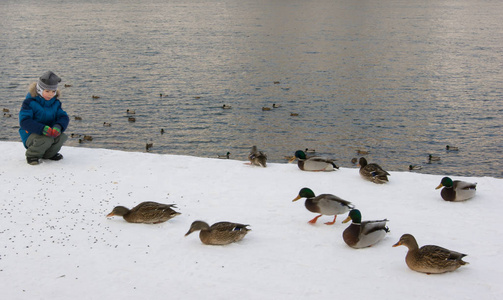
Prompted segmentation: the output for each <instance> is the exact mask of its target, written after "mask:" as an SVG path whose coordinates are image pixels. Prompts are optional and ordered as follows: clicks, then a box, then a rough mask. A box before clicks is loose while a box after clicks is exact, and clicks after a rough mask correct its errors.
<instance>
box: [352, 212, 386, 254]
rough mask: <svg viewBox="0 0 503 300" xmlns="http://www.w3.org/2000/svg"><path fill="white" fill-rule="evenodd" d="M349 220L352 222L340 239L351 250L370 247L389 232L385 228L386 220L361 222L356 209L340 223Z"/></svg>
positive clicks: (360, 216) (359, 214)
mask: <svg viewBox="0 0 503 300" xmlns="http://www.w3.org/2000/svg"><path fill="white" fill-rule="evenodd" d="M349 220H352V222H351V225H349V226H348V228H346V229H345V230H344V232H343V233H342V238H343V239H344V242H346V244H347V245H348V246H350V247H352V248H356V249H358V248H365V247H370V246H372V245H374V244H376V243H378V242H379V241H381V240H382V239H383V238H384V237H385V236H386V233H388V232H389V228H388V227H386V222H388V220H387V219H384V220H378V221H364V222H362V215H361V213H360V211H359V210H358V209H353V210H351V211H350V212H349V215H348V217H347V218H346V219H345V220H344V221H342V223H347V222H349Z"/></svg>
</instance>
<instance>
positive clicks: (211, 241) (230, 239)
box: [185, 221, 251, 245]
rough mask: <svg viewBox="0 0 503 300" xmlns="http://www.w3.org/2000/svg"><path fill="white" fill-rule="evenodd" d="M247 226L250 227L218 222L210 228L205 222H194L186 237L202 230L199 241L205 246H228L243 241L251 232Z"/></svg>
mask: <svg viewBox="0 0 503 300" xmlns="http://www.w3.org/2000/svg"><path fill="white" fill-rule="evenodd" d="M247 226H250V225H244V224H239V223H231V222H218V223H215V224H213V225H211V226H210V225H208V223H206V222H203V221H194V222H193V223H192V225H190V228H189V231H187V233H186V234H185V236H188V235H189V234H191V233H192V232H194V231H198V230H200V232H199V239H200V240H201V242H202V243H203V244H206V245H227V244H230V243H234V242H238V241H240V240H242V239H243V238H244V237H245V235H246V234H247V233H248V231H250V230H251V229H249V228H246V227H247Z"/></svg>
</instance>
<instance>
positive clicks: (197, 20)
mask: <svg viewBox="0 0 503 300" xmlns="http://www.w3.org/2000/svg"><path fill="white" fill-rule="evenodd" d="M501 16H503V2H502V1H501V0H445V1H443V0H436V1H429V0H426V1H412V0H382V1H373V0H359V1H355V0H267V1H266V0H146V1H128V0H124V1H120V0H100V1H95V0H48V1H44V2H43V4H41V3H39V2H38V1H29V0H16V1H12V0H5V1H2V2H1V3H0V26H1V33H2V34H1V35H0V55H1V59H0V101H1V106H2V108H6V109H9V110H10V113H11V114H12V117H9V116H8V115H5V116H3V117H1V118H0V126H1V128H2V130H1V131H0V140H4V141H19V136H18V132H17V130H18V128H19V125H18V118H17V114H18V111H19V108H20V105H21V102H22V101H23V99H24V97H25V95H26V93H27V87H28V85H29V84H30V83H31V82H33V81H35V80H36V79H37V78H38V77H39V76H40V75H41V74H42V73H43V72H44V71H46V70H52V71H54V72H55V73H56V74H58V75H59V76H60V77H62V79H63V82H62V83H61V85H60V87H61V91H62V97H61V100H62V103H63V108H64V109H65V110H66V111H67V112H68V114H69V115H70V116H71V122H70V126H69V128H68V130H67V133H68V134H72V133H73V134H74V136H79V135H80V138H79V137H75V138H70V139H69V140H68V142H67V143H66V145H68V146H74V147H89V148H107V149H117V150H124V151H146V143H152V144H153V146H152V148H151V149H150V151H149V152H151V153H158V154H176V155H192V156H199V157H217V155H222V154H225V153H226V152H230V153H231V159H238V160H246V159H247V154H248V152H249V150H250V148H251V146H252V145H257V146H258V148H259V149H260V150H263V151H264V152H266V153H267V155H268V157H269V161H270V162H278V163H286V160H285V159H284V157H285V156H291V155H293V153H294V151H295V150H298V149H305V148H311V149H315V150H316V151H317V153H319V154H322V155H326V156H330V157H333V158H336V159H337V163H338V165H340V166H343V167H356V166H355V165H354V164H353V163H351V159H352V158H353V157H358V156H359V155H358V154H357V150H363V151H368V152H369V153H368V154H366V155H365V157H366V158H367V160H369V161H370V162H375V163H378V164H380V165H381V166H382V167H384V168H385V169H387V170H389V171H406V170H408V166H409V165H411V164H414V165H416V164H417V165H421V166H422V169H421V170H419V171H417V172H422V173H428V174H439V175H449V176H491V177H498V178H501V177H503V130H502V129H503V128H502V126H503V117H502V115H503V74H502V67H503V22H502V19H501ZM65 84H66V85H67V86H66V87H65ZM161 94H162V97H161ZM93 96H98V97H99V98H96V97H94V98H93ZM224 104H226V105H230V106H232V108H231V109H222V105H224ZM273 104H277V105H279V107H278V108H272V105H273ZM262 107H268V108H271V109H270V110H266V111H264V110H262ZM127 109H130V110H135V112H136V113H135V114H134V115H133V116H134V117H135V120H136V121H135V122H130V121H128V117H129V116H131V115H128V114H127V113H126V110H127ZM292 114H294V115H292ZM295 114H298V115H295ZM75 117H81V119H82V120H75ZM104 122H108V123H111V126H110V127H105V126H103V123H104ZM161 129H163V130H164V133H163V134H162V133H161ZM84 134H85V135H91V136H92V137H93V140H92V141H81V142H79V139H81V137H82V135H84ZM446 145H452V146H456V147H459V151H446V150H445V147H446ZM63 154H64V153H63ZM429 154H432V155H436V156H440V157H441V160H440V161H438V162H432V163H429V161H428V159H427V157H428V155H429ZM23 155H24V154H23V153H20V157H23Z"/></svg>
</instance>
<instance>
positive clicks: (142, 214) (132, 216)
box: [107, 201, 180, 224]
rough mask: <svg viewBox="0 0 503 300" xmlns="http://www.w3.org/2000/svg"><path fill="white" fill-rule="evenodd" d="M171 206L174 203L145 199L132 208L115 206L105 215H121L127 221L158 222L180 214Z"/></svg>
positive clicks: (173, 205)
mask: <svg viewBox="0 0 503 300" xmlns="http://www.w3.org/2000/svg"><path fill="white" fill-rule="evenodd" d="M172 207H175V204H162V203H157V202H153V201H147V202H142V203H140V204H138V205H137V206H135V207H133V208H132V209H128V208H127V207H124V206H116V207H115V208H114V209H113V210H112V212H111V213H109V214H108V215H107V217H112V216H122V217H123V218H124V220H126V221H127V222H129V223H145V224H158V223H162V222H166V221H167V220H169V219H171V218H173V217H175V216H177V215H180V213H179V212H176V211H174V210H173V209H172ZM175 208H176V207H175Z"/></svg>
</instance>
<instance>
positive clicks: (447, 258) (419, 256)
mask: <svg viewBox="0 0 503 300" xmlns="http://www.w3.org/2000/svg"><path fill="white" fill-rule="evenodd" d="M398 246H405V247H407V248H409V251H407V255H406V256H405V263H407V266H408V267H409V268H410V269H411V270H414V271H417V272H422V273H426V274H440V273H445V272H450V271H454V270H456V269H457V268H459V267H461V266H463V265H466V264H468V263H467V262H465V261H463V257H465V256H466V254H463V253H459V252H456V251H451V250H448V249H445V248H442V247H439V246H434V245H426V246H423V247H421V248H419V246H418V244H417V241H416V239H415V238H414V236H412V235H411V234H404V235H402V237H400V240H399V241H398V242H397V243H396V244H394V245H393V247H398Z"/></svg>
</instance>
